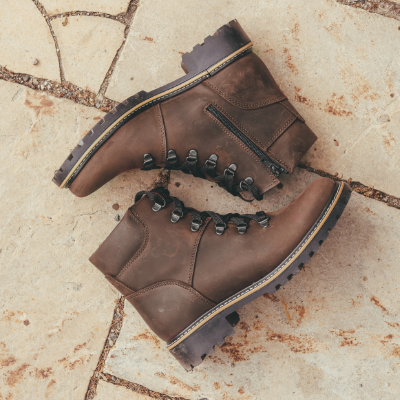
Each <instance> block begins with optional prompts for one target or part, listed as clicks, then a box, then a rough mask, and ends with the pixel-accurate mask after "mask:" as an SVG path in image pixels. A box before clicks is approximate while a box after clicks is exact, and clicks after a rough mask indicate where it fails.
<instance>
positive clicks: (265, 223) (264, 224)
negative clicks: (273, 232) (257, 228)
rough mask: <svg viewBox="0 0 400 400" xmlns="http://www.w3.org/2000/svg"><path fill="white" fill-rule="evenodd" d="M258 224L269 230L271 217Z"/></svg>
mask: <svg viewBox="0 0 400 400" xmlns="http://www.w3.org/2000/svg"><path fill="white" fill-rule="evenodd" d="M258 223H259V224H260V225H261V227H263V228H267V227H268V225H269V217H268V215H267V216H266V217H265V218H264V219H263V220H261V221H258Z"/></svg>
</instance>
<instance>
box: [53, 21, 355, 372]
mask: <svg viewBox="0 0 400 400" xmlns="http://www.w3.org/2000/svg"><path fill="white" fill-rule="evenodd" d="M182 68H183V69H184V71H185V72H186V75H185V76H183V77H182V78H180V79H178V80H176V81H174V82H172V83H170V84H168V85H165V86H163V87H161V88H159V89H156V90H154V91H152V92H150V93H146V92H143V91H142V92H139V93H138V94H136V95H134V96H132V97H130V98H128V99H127V100H125V101H124V102H122V103H121V104H119V105H118V106H117V107H116V108H114V109H113V110H111V112H110V113H109V114H107V115H106V116H105V117H104V118H103V119H102V120H101V121H100V122H99V123H98V124H97V125H96V126H94V127H93V129H92V130H91V131H90V132H89V133H88V134H87V135H86V136H85V137H84V138H83V140H81V141H80V142H79V144H78V146H77V147H76V148H75V149H74V150H73V151H72V153H71V154H70V156H69V157H68V158H67V160H66V161H65V162H64V163H63V165H62V166H61V168H60V169H59V170H58V171H56V173H55V176H54V179H53V181H54V182H55V183H56V184H57V185H59V186H60V187H65V188H67V187H68V188H69V189H70V190H71V191H72V193H74V194H75V195H77V196H80V197H83V196H87V195H89V194H91V193H93V192H94V191H95V190H97V189H98V188H100V187H101V186H102V185H104V184H105V183H107V182H108V181H110V180H111V179H113V178H114V177H115V176H117V175H119V174H121V173H122V172H124V171H127V170H130V169H133V168H142V169H144V170H150V169H154V168H166V169H172V170H181V171H183V172H185V173H190V174H193V175H194V176H196V177H200V178H205V179H208V180H210V181H212V182H216V183H217V184H218V185H219V186H221V187H223V188H225V189H226V190H227V191H228V192H230V193H232V194H233V195H235V196H239V197H241V198H242V199H244V200H247V201H252V200H254V199H257V200H260V199H262V197H263V194H264V193H265V192H267V191H268V190H269V189H271V188H272V187H274V186H276V185H277V184H278V183H279V180H278V177H279V175H280V174H282V173H290V172H292V171H293V169H294V168H295V167H296V165H297V164H298V163H299V161H300V159H301V157H302V156H303V155H304V153H305V152H306V151H307V150H308V149H309V148H310V146H311V145H312V144H313V143H314V142H315V140H316V139H317V138H316V136H315V135H314V133H313V132H312V131H311V130H310V129H309V128H308V127H307V125H306V124H305V122H304V119H303V118H302V117H301V116H300V114H299V113H298V112H297V111H296V110H295V108H294V107H293V106H292V105H291V104H290V102H289V101H288V100H287V98H286V97H285V95H284V94H283V93H282V92H281V91H280V89H279V87H278V85H277V84H276V83H275V81H274V79H273V78H272V76H271V74H270V72H269V71H268V69H267V67H266V66H265V65H264V63H263V62H262V61H261V60H260V59H259V58H258V57H257V56H256V55H255V54H254V53H252V43H251V41H250V39H249V38H248V36H247V35H246V33H245V32H244V31H243V29H242V28H241V26H240V25H239V23H238V22H237V21H236V20H234V21H231V22H229V23H228V24H226V25H224V26H223V27H222V28H220V29H218V31H217V32H216V33H215V34H214V35H213V36H209V37H207V38H206V39H205V40H204V43H203V44H201V45H196V46H195V47H194V48H193V51H192V52H191V53H187V54H184V55H183V56H182ZM350 194H351V189H350V187H349V186H348V185H347V184H346V183H343V182H334V181H332V180H329V179H326V178H319V179H316V180H315V181H313V182H312V183H311V184H310V185H309V186H308V187H307V188H305V189H304V190H303V192H302V193H300V194H299V195H298V196H297V197H296V198H295V199H294V200H293V201H292V202H290V203H289V204H288V205H286V206H285V207H283V208H282V209H280V210H278V211H275V212H270V213H265V212H257V213H256V214H246V215H239V214H226V215H219V214H217V213H214V212H211V211H202V212H200V211H197V210H194V209H192V208H187V207H185V205H184V204H183V203H182V202H181V201H180V200H179V199H177V198H175V197H171V196H170V195H169V192H168V190H166V189H164V188H162V187H159V188H156V189H153V190H151V191H142V192H139V193H137V195H136V198H135V204H134V205H133V206H132V207H131V208H130V209H129V210H128V211H127V212H126V214H125V216H124V217H123V219H122V220H121V221H120V222H119V224H118V225H117V227H116V228H115V229H114V230H113V232H112V233H111V234H110V235H109V237H108V238H107V239H106V240H105V241H104V243H103V244H102V245H101V246H100V247H99V249H98V250H97V251H96V252H95V253H94V254H93V255H92V256H91V258H90V261H91V262H92V263H93V264H94V265H95V266H96V267H97V268H98V269H99V270H100V271H101V272H102V273H103V274H104V275H105V278H106V279H107V280H108V281H109V282H110V283H111V284H112V285H114V286H115V287H116V288H117V289H118V290H119V291H120V292H121V293H122V295H123V296H124V297H125V298H126V300H128V301H129V302H130V303H131V304H133V306H134V307H135V308H136V310H137V311H138V312H139V314H140V315H141V316H142V317H143V319H144V320H145V321H146V323H147V324H148V326H149V327H150V328H151V329H152V330H153V331H154V332H155V334H156V335H157V336H159V337H160V338H161V339H162V340H164V341H166V342H167V348H168V349H169V351H170V352H171V353H172V354H173V355H174V356H175V357H176V358H177V360H178V361H179V362H180V363H181V364H182V366H183V367H184V368H185V369H187V370H191V369H192V368H193V367H195V366H197V365H198V364H200V363H201V362H202V361H203V359H204V358H205V356H206V355H208V354H210V353H211V352H212V351H213V348H214V346H215V345H221V344H222V343H223V342H224V338H225V337H226V336H231V335H232V334H233V328H232V327H233V326H235V324H236V323H237V322H238V321H239V316H238V314H237V313H236V310H237V309H239V308H240V307H242V306H243V305H245V304H247V303H248V302H250V301H252V300H253V299H255V298H257V297H258V296H261V295H262V294H265V293H274V292H276V290H278V289H279V287H280V286H281V285H284V284H285V283H286V282H287V281H288V280H290V279H291V278H292V276H293V275H295V274H297V273H298V272H299V270H300V269H301V268H302V266H303V265H304V264H305V263H307V262H308V261H309V259H310V258H311V257H312V255H313V254H314V253H315V251H317V250H318V248H319V247H320V245H321V244H322V242H323V241H324V240H325V239H326V238H327V236H328V233H329V231H330V230H331V229H332V228H333V227H334V226H335V224H336V222H337V220H338V219H339V217H340V215H341V213H342V212H343V210H344V208H345V206H346V204H347V202H348V200H349V198H350Z"/></svg>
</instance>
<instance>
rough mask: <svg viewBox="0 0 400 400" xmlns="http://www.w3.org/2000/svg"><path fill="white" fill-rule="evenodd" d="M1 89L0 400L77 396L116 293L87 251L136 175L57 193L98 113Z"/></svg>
mask: <svg viewBox="0 0 400 400" xmlns="http://www.w3.org/2000/svg"><path fill="white" fill-rule="evenodd" d="M0 94H1V96H0V107H1V110H2V122H1V125H0V144H1V145H0V157H1V160H2V162H1V164H0V171H1V174H0V198H1V207H0V218H1V221H2V223H1V226H0V265H1V267H2V281H1V290H0V299H1V301H0V371H1V373H0V399H10V400H11V399H15V400H16V399H18V400H25V399H27V400H32V399H40V400H42V399H47V398H48V399H65V400H69V399H70V400H76V399H83V398H84V395H85V393H86V390H87V387H88V382H89V379H90V377H91V375H92V373H93V370H94V368H95V367H96V365H97V361H98V359H99V356H100V353H101V351H102V349H103V345H104V341H105V339H106V337H107V333H108V330H109V326H110V323H111V319H112V315H113V309H114V306H115V304H114V300H115V299H117V298H118V297H119V294H118V293H117V292H116V291H115V290H114V289H111V286H110V285H109V284H108V283H107V282H106V281H105V280H104V278H103V276H102V275H101V274H100V273H99V272H97V270H95V268H94V267H93V266H92V265H91V264H90V263H89V261H88V257H89V256H90V255H91V254H92V252H93V251H95V250H96V249H97V247H98V245H99V244H100V243H101V242H102V241H103V240H104V238H105V237H106V236H107V235H108V234H109V232H110V231H111V229H113V228H114V227H115V224H116V221H115V220H114V216H115V215H116V214H117V213H122V212H124V207H125V208H126V207H127V206H128V204H130V203H131V202H132V196H133V194H134V193H136V191H138V190H139V188H141V187H144V182H143V179H142V176H143V175H144V173H139V174H136V173H133V174H130V175H129V174H126V175H125V176H121V177H119V178H118V179H116V180H115V181H114V182H113V184H111V185H106V186H105V187H104V188H102V190H100V191H99V192H98V195H94V196H90V197H88V198H85V199H78V198H76V197H74V196H73V195H72V194H71V193H70V192H69V191H67V190H60V189H59V188H58V187H57V186H56V185H54V184H53V183H52V182H51V179H52V176H53V172H54V171H55V170H56V169H57V168H58V167H59V166H60V164H61V162H62V160H63V159H64V158H65V157H66V156H67V155H68V149H70V148H72V147H74V146H75V145H76V143H77V142H78V141H79V139H80V137H81V136H83V135H84V133H85V131H87V130H88V129H90V127H91V126H92V125H93V124H94V123H96V122H97V121H98V120H99V119H100V118H102V116H103V115H104V113H102V112H100V111H99V110H96V109H95V108H89V107H84V106H80V105H77V104H75V103H73V102H71V101H68V100H60V99H56V98H54V97H50V96H48V95H46V94H44V93H38V92H36V91H34V90H30V89H26V88H24V87H23V86H20V85H16V84H13V83H9V82H5V81H0ZM152 177H155V175H154V174H152V173H150V174H149V173H147V175H146V179H149V180H150V181H151V180H152ZM116 204H118V205H119V207H120V209H119V211H116V210H115V208H116V207H117V206H116ZM113 205H114V208H113V207H112V206H113Z"/></svg>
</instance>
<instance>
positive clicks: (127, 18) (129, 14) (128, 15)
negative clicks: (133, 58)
mask: <svg viewBox="0 0 400 400" xmlns="http://www.w3.org/2000/svg"><path fill="white" fill-rule="evenodd" d="M138 3H139V0H131V1H130V3H129V6H128V8H127V11H126V12H125V13H122V14H118V15H117V16H116V17H117V18H122V20H123V21H124V22H123V23H124V25H125V31H124V40H123V41H122V44H121V46H120V47H119V49H118V50H117V52H116V53H115V56H114V59H113V60H112V62H111V65H110V68H109V69H108V71H107V73H106V76H105V77H104V80H103V82H102V84H101V86H100V90H99V93H98V95H99V96H103V95H104V94H105V92H106V91H107V88H108V85H109V84H110V79H111V77H112V75H113V73H114V69H115V65H116V64H117V62H118V60H119V57H120V55H121V53H122V50H123V48H124V46H125V43H126V40H127V38H128V35H129V32H130V30H131V25H132V21H133V16H134V14H135V12H136V10H137V7H138ZM120 22H121V21H120Z"/></svg>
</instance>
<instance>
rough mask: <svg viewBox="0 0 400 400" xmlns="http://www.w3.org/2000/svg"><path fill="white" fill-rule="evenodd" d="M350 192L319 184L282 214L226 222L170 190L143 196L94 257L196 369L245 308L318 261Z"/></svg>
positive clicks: (234, 216)
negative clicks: (316, 256)
mask: <svg viewBox="0 0 400 400" xmlns="http://www.w3.org/2000/svg"><path fill="white" fill-rule="evenodd" d="M350 194H351V189H350V187H349V186H348V185H347V184H346V183H343V182H340V183H339V182H336V183H335V182H334V181H332V180H329V179H326V178H319V179H317V180H315V181H313V182H312V183H311V184H310V185H309V186H308V187H307V188H306V189H304V190H303V192H302V193H300V194H299V195H298V196H297V197H296V198H295V199H294V200H293V201H292V202H290V203H289V204H288V205H286V206H285V207H283V208H281V209H280V210H278V211H275V212H271V213H264V212H258V213H257V214H247V215H238V214H227V215H224V216H222V215H219V214H216V213H213V212H198V211H196V210H193V209H190V208H186V207H185V206H184V205H183V203H182V202H181V201H180V200H178V199H177V198H174V197H170V196H169V193H168V191H167V190H166V189H163V188H157V189H154V190H152V191H151V192H139V193H138V194H137V195H136V198H135V202H136V204H135V205H134V206H132V207H131V208H130V209H129V210H128V211H127V212H126V214H125V216H124V218H123V219H122V220H121V222H120V223H119V224H118V226H117V227H116V228H115V229H114V231H113V232H112V233H111V234H110V236H109V237H108V238H107V239H106V240H105V242H104V243H103V244H102V245H101V246H100V247H99V249H98V250H97V251H96V252H95V253H94V254H93V255H92V257H91V258H90V261H91V262H92V263H93V264H94V265H95V266H96V267H97V268H98V269H99V270H100V271H101V272H103V273H104V274H105V276H106V278H107V279H108V280H109V282H110V283H111V284H113V285H114V286H115V287H116V288H117V289H118V290H119V291H120V292H121V293H122V294H123V295H124V296H125V298H126V299H127V300H128V301H129V302H130V303H132V304H133V306H134V307H135V308H136V310H137V311H138V312H139V314H140V315H141V316H142V317H143V319H144V320H145V321H146V323H147V324H148V325H149V327H150V328H151V329H152V330H153V331H154V332H155V334H156V335H158V336H159V337H160V338H161V339H162V340H165V341H166V342H168V349H169V350H170V352H171V353H172V354H173V355H174V356H175V357H176V358H177V359H178V361H179V362H180V363H181V364H182V365H183V366H184V367H185V368H186V369H187V370H190V369H191V368H193V367H195V366H196V365H198V364H200V363H201V362H202V360H203V359H204V357H205V356H206V355H208V354H210V353H211V352H212V351H213V347H214V346H215V345H221V344H222V343H223V342H224V337H225V336H231V335H232V334H233V329H232V326H234V325H235V324H236V323H237V322H238V315H237V313H236V312H235V311H236V310H237V309H238V308H240V307H242V306H244V305H245V304H247V303H249V302H250V301H252V300H254V299H255V298H257V297H258V296H261V295H262V294H264V293H275V292H276V290H278V288H279V287H280V286H281V285H284V284H285V283H286V282H287V281H288V280H290V279H291V278H292V276H293V275H295V274H297V273H298V272H299V270H300V269H301V268H302V267H303V265H304V264H305V263H307V262H308V261H309V260H310V258H311V257H312V256H313V255H314V253H315V252H316V251H317V250H318V249H319V247H320V246H321V244H322V242H323V241H324V240H325V239H326V238H327V236H328V234H329V231H330V230H331V229H332V228H333V227H334V226H335V224H336V222H337V220H338V219H339V217H340V215H341V214H342V212H343V210H344V208H345V207H346V204H347V202H348V200H349V198H350Z"/></svg>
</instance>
